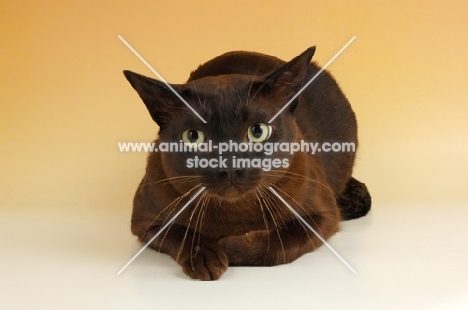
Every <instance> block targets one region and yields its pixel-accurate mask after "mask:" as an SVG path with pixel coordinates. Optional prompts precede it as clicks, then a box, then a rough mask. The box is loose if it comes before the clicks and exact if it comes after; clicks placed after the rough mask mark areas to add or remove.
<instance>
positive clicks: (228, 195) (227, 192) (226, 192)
mask: <svg viewBox="0 0 468 310" xmlns="http://www.w3.org/2000/svg"><path fill="white" fill-rule="evenodd" d="M254 189H255V187H250V186H249V187H247V186H242V187H239V186H236V185H233V184H230V185H227V186H223V187H221V188H219V187H212V188H210V187H208V188H207V193H208V194H209V195H211V196H214V197H217V198H221V199H225V200H230V201H233V200H238V199H240V198H242V197H244V196H245V195H247V194H248V193H250V192H252V191H253V190H254Z"/></svg>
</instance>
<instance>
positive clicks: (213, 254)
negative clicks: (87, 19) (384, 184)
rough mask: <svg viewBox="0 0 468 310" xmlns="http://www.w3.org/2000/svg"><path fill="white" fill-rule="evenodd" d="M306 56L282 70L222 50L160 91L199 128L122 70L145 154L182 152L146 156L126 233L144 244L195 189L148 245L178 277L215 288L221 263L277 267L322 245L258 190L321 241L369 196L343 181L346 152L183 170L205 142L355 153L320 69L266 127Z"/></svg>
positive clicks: (151, 83)
mask: <svg viewBox="0 0 468 310" xmlns="http://www.w3.org/2000/svg"><path fill="white" fill-rule="evenodd" d="M314 53H315V47H311V48H309V49H307V50H306V51H305V52H303V53H302V54H301V55H299V56H297V57H295V58H294V59H293V60H291V61H289V62H285V61H282V60H280V59H278V58H276V57H273V56H268V55H263V54H260V53H254V52H243V51H237V52H229V53H226V54H223V55H221V56H218V57H216V58H214V59H212V60H210V61H208V62H206V63H205V64H203V65H200V66H199V67H198V68H197V69H196V70H195V71H193V72H192V73H191V74H190V77H189V79H188V81H187V82H186V83H185V84H179V85H175V84H171V86H172V88H173V89H174V90H175V91H176V92H177V93H178V94H179V95H180V96H181V97H182V98H184V99H185V100H186V102H187V103H188V104H189V105H190V106H191V107H193V109H194V110H195V111H196V112H197V113H198V114H199V115H200V116H202V118H203V120H205V121H206V123H205V122H203V121H202V120H201V119H200V118H199V117H198V116H197V115H196V114H195V113H193V111H191V110H190V109H189V108H188V107H187V106H186V105H185V104H184V103H183V102H182V101H181V100H180V99H179V98H178V97H177V96H176V95H175V94H174V93H173V91H172V90H171V89H169V88H168V87H167V85H166V84H165V83H163V82H161V81H158V80H155V79H151V78H148V77H145V76H142V75H139V74H137V73H133V72H131V71H124V74H125V77H126V78H127V80H128V81H129V82H130V84H131V85H132V87H133V88H134V89H135V90H136V91H137V93H138V94H139V96H140V97H141V99H142V101H143V102H144V103H145V105H146V107H147V109H148V111H149V113H150V115H151V117H152V119H153V120H154V121H155V122H156V123H157V124H158V125H159V135H158V138H157V139H156V140H155V144H156V146H162V144H163V143H170V142H172V143H180V144H181V145H182V144H184V146H188V147H190V148H192V149H191V151H186V152H152V153H150V154H149V156H148V160H147V167H146V173H145V176H144V178H143V180H142V181H141V183H140V185H139V187H138V189H137V191H136V194H135V197H134V206H133V212H132V218H131V231H132V233H133V234H135V235H136V236H138V238H139V240H140V241H141V242H145V243H146V242H148V241H149V240H151V238H152V237H153V236H155V234H156V233H157V232H158V231H159V230H160V229H161V228H162V227H163V226H164V225H165V224H166V223H168V221H170V220H171V219H172V217H173V216H174V215H175V214H176V213H177V212H178V211H179V210H180V209H181V208H182V206H184V205H185V204H186V203H187V202H188V201H189V199H190V198H191V197H192V196H194V195H195V193H196V192H197V191H199V190H200V189H201V188H202V187H205V190H204V191H203V192H201V194H200V196H199V197H197V198H196V199H195V200H194V201H193V202H191V204H190V205H188V207H187V209H186V210H184V211H183V212H181V213H180V215H179V216H178V217H177V218H176V219H175V221H174V222H173V223H171V224H170V225H169V226H168V228H167V229H166V230H165V231H163V232H162V233H161V234H160V235H159V236H158V237H157V238H156V239H155V240H154V242H152V243H151V245H150V246H151V247H152V248H153V249H155V250H157V251H160V252H163V253H167V254H169V255H170V256H171V257H172V258H173V259H174V260H175V261H176V262H177V263H178V264H179V265H180V266H182V269H183V272H184V273H185V274H187V275H188V276H189V277H191V278H194V279H200V280H217V279H219V278H220V277H221V275H222V274H223V273H224V272H225V271H226V269H227V268H228V266H274V265H279V264H286V263H290V262H292V261H294V260H295V259H297V258H298V257H300V256H302V255H304V254H306V253H309V252H311V251H313V250H314V249H316V248H318V247H319V246H320V245H321V244H322V242H321V241H320V239H319V238H318V237H317V236H315V235H314V234H313V233H311V231H309V230H308V229H307V228H306V227H305V226H304V225H303V223H301V222H300V221H299V220H297V219H296V218H295V216H294V215H293V213H292V211H290V210H289V209H288V208H287V207H286V206H285V205H284V203H283V202H281V201H280V200H279V198H278V197H277V196H275V194H274V193H273V192H272V191H271V190H270V188H272V189H273V190H275V191H276V193H278V194H279V195H280V196H281V197H283V199H284V200H285V201H286V202H287V203H288V204H290V206H292V207H293V208H294V209H295V210H296V212H297V213H299V214H300V215H301V216H302V217H303V218H304V219H305V220H306V221H307V223H308V224H309V225H311V226H312V227H313V228H314V229H315V230H316V231H317V232H318V233H319V234H320V235H321V236H322V238H324V239H328V238H330V237H331V236H332V235H333V234H335V233H336V232H337V231H338V229H339V222H340V220H348V219H353V218H358V217H361V216H364V215H366V213H367V212H368V211H369V209H370V207H371V197H370V195H369V192H368V190H367V188H366V186H365V185H364V184H363V183H361V182H359V181H357V180H356V179H354V178H353V177H352V170H353V165H354V160H355V151H349V152H316V153H315V154H313V155H311V154H310V153H307V152H295V153H293V154H290V153H291V152H282V153H279V154H276V153H275V154H273V155H271V154H270V155H267V154H266V153H265V152H254V151H246V152H242V151H240V150H230V151H229V152H226V153H224V154H222V155H223V156H225V157H226V158H228V159H229V160H227V161H226V163H224V164H223V165H220V166H218V167H205V168H203V167H200V166H198V167H195V166H194V165H193V161H192V165H191V166H190V165H188V163H189V162H190V160H193V159H194V158H195V156H197V158H206V159H207V160H208V159H218V158H219V159H221V158H220V155H219V151H215V150H214V149H212V150H211V152H209V151H208V152H202V151H200V150H193V148H194V146H196V145H201V144H200V143H205V144H206V142H207V141H211V142H212V143H213V144H214V145H216V144H221V143H227V141H231V142H232V143H248V142H249V141H253V142H255V143H263V144H264V145H266V143H267V142H270V143H272V144H274V143H282V142H298V141H310V142H318V143H326V142H328V143H336V142H339V143H341V142H348V143H354V144H355V145H356V147H357V142H358V141H357V124H356V118H355V115H354V112H353V111H352V109H351V106H350V104H349V102H348V100H347V99H346V97H345V95H344V94H343V92H342V91H341V90H340V88H339V86H338V84H337V83H336V81H335V80H334V78H333V77H332V76H331V75H330V74H329V73H328V72H327V71H323V72H322V73H321V74H320V75H319V76H318V78H317V79H316V80H315V81H313V83H311V84H310V85H309V86H308V87H307V88H306V89H305V90H304V91H303V92H302V93H301V95H300V96H298V97H297V98H296V99H295V100H293V101H292V102H291V104H290V105H288V106H287V108H286V109H284V111H283V112H282V113H280V114H278V115H277V117H276V118H275V119H274V120H273V121H272V122H271V123H269V120H271V119H272V117H273V116H274V115H275V114H277V113H278V111H280V110H281V109H282V108H283V107H284V106H285V104H286V103H287V102H288V101H289V100H291V99H292V98H293V96H294V95H295V94H296V93H297V92H298V91H299V90H300V89H301V87H302V86H303V85H305V83H306V82H307V81H309V80H310V79H311V77H312V76H314V75H315V74H316V73H317V72H318V71H319V70H320V67H319V66H318V65H316V64H315V63H311V59H312V56H313V54H314ZM180 141H182V142H180ZM211 142H210V143H211ZM253 142H252V143H253ZM233 157H235V158H242V159H248V160H252V162H253V160H254V159H258V160H259V161H260V162H261V161H262V160H263V161H264V160H265V159H268V158H269V159H271V160H273V159H274V158H276V157H277V158H280V159H281V165H280V166H278V165H276V166H275V167H273V168H271V169H268V168H267V169H264V168H265V167H258V166H256V167H250V168H249V167H243V166H237V167H236V166H234V164H233V163H231V158H233Z"/></svg>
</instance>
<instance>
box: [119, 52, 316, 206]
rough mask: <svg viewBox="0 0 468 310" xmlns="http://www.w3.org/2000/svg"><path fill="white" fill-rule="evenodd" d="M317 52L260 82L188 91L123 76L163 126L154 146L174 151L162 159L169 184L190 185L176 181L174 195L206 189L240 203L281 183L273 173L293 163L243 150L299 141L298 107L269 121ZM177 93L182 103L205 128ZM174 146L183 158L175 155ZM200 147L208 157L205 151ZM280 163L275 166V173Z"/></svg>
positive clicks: (220, 80)
mask: <svg viewBox="0 0 468 310" xmlns="http://www.w3.org/2000/svg"><path fill="white" fill-rule="evenodd" d="M314 52H315V48H314V47H312V48H309V49H308V50H306V51H305V52H304V53H302V54H301V55H299V56H297V57H296V58H294V59H293V60H291V61H290V62H287V63H286V64H284V65H282V66H281V67H279V68H278V69H276V70H274V71H273V72H270V73H268V74H266V75H263V76H254V75H240V74H229V75H218V76H207V77H203V78H200V79H197V80H194V81H190V82H188V83H186V84H178V85H176V84H171V85H170V86H171V87H168V86H167V85H166V84H165V83H163V82H161V81H158V80H155V79H152V78H148V77H145V76H142V75H139V74H136V73H133V72H131V71H124V74H125V76H126V78H127V79H128V81H129V82H130V84H131V85H132V86H133V88H134V89H135V90H136V91H137V92H138V94H139V95H140V97H141V99H142V100H143V102H144V103H145V105H146V107H147V109H148V111H149V113H150V115H151V117H152V119H153V120H154V121H155V122H156V123H157V124H158V125H159V128H160V131H159V139H158V140H157V143H159V145H160V146H163V145H164V146H169V144H170V143H172V146H173V148H172V150H173V151H172V152H158V154H157V156H159V157H158V158H159V160H160V162H161V166H162V169H163V170H164V174H165V176H166V177H167V178H175V177H180V178H178V179H173V180H182V179H183V178H184V177H186V180H185V181H183V182H179V181H174V182H173V185H174V187H175V188H177V189H178V190H179V191H181V192H186V191H187V190H190V189H191V188H194V187H195V186H197V185H200V184H203V186H205V187H206V192H207V194H209V195H212V196H216V197H218V198H222V199H227V200H237V199H239V198H241V197H242V196H243V195H247V194H248V193H250V192H252V191H255V189H256V188H257V187H258V186H261V185H262V184H265V183H264V182H265V178H266V177H268V178H269V180H268V182H272V183H274V182H275V181H277V180H278V178H279V177H278V175H277V174H273V173H272V172H271V171H270V170H287V169H288V167H289V163H290V160H291V155H289V154H286V153H281V154H277V153H273V154H266V153H265V152H256V151H255V150H254V149H252V146H251V147H250V149H248V150H247V151H245V148H244V149H241V148H240V146H241V145H243V146H246V145H248V144H249V143H250V145H252V144H254V143H263V144H265V143H270V144H272V145H273V144H274V143H281V142H294V141H296V139H297V137H298V134H299V131H298V128H297V126H296V122H295V118H294V110H295V108H296V106H297V104H298V99H295V100H294V101H292V102H291V103H290V104H289V105H288V106H287V107H286V108H285V109H284V111H282V112H281V113H280V114H278V115H277V117H275V118H274V120H273V121H272V122H271V123H269V121H270V120H271V119H272V118H273V117H274V116H275V115H276V114H277V113H278V112H279V111H280V110H281V109H282V108H283V107H284V106H285V105H286V103H288V102H289V101H290V100H291V99H292V98H293V97H294V96H295V95H296V94H297V92H298V91H299V90H300V89H301V87H302V86H303V85H304V84H305V82H306V81H305V80H306V77H307V72H308V66H309V64H310V61H311V58H312V56H313V54H314ZM171 88H172V89H171ZM174 92H176V93H177V94H178V95H179V96H181V97H182V98H184V100H185V101H186V103H188V104H189V105H190V107H192V108H193V109H194V110H195V111H196V112H197V113H198V114H199V115H200V116H201V117H202V118H203V120H205V122H204V121H203V120H202V119H200V118H199V117H198V116H197V115H196V114H195V113H194V112H193V111H192V110H191V109H190V108H189V107H188V106H187V105H186V104H185V103H184V102H183V101H182V100H181V99H180V98H178V95H176V94H175V93H174ZM226 144H227V145H228V149H227V150H224V149H223V152H222V153H221V154H220V152H221V150H220V146H222V147H225V146H226ZM210 145H211V149H209V146H210ZM235 145H237V146H238V147H237V148H236V147H234V146H235ZM176 146H177V148H178V151H177V152H174V150H175V148H176ZM182 146H184V147H185V151H183V150H182ZM203 147H205V151H202V150H200V149H202V148H203ZM206 147H208V149H206ZM275 159H277V160H276V161H275V162H276V165H273V166H272V162H273V161H274V160H275ZM278 159H279V162H280V164H279V162H278ZM239 160H241V162H239ZM246 160H248V161H249V162H248V163H247V162H246ZM253 162H255V163H256V164H255V165H253V164H252V163H253ZM258 163H261V167H259V166H258ZM286 163H287V164H286ZM247 164H248V166H247ZM265 166H269V167H265ZM265 168H266V169H265Z"/></svg>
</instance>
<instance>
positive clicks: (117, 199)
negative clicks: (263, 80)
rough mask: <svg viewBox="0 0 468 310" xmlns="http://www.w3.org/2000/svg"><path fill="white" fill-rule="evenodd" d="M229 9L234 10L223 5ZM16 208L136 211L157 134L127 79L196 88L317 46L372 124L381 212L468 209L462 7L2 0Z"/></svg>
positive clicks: (370, 155) (4, 132)
mask: <svg viewBox="0 0 468 310" xmlns="http://www.w3.org/2000/svg"><path fill="white" fill-rule="evenodd" d="M221 3H222V4H221ZM2 7H3V8H2V18H1V38H2V39H1V42H2V43H1V45H2V47H1V49H0V59H1V67H0V70H1V75H0V79H1V80H0V85H1V92H0V104H1V114H0V126H1V131H0V150H1V162H0V167H1V174H0V175H1V176H0V178H1V179H0V186H1V188H2V190H1V192H2V194H1V196H0V205H1V206H2V207H44V206H61V207H84V206H87V207H96V208H101V207H107V206H109V207H112V208H116V207H119V208H130V204H131V198H132V197H131V196H132V194H133V191H134V189H135V187H136V184H137V182H138V180H139V178H140V177H141V176H142V173H143V167H144V164H145V162H144V161H145V156H146V155H145V154H121V153H119V152H118V149H117V142H119V141H150V140H151V139H153V138H154V137H155V135H156V132H157V127H156V126H155V125H154V124H153V123H152V121H151V119H150V117H149V115H148V114H147V112H146V110H145V108H144V105H143V104H142V103H141V102H140V101H139V98H138V97H137V95H136V93H134V91H133V89H131V87H130V86H129V85H128V83H127V82H126V80H125V79H124V77H123V75H122V73H121V71H122V70H123V69H131V70H134V71H137V72H140V73H143V74H146V75H149V76H152V73H151V72H150V71H149V70H148V69H147V68H146V67H145V66H144V65H143V64H142V63H141V62H140V60H138V59H137V58H136V57H135V56H134V55H133V54H132V53H131V52H130V51H129V50H128V49H127V47H126V46H124V45H123V44H122V43H121V42H120V40H118V38H117V35H119V34H120V35H122V36H123V37H124V38H125V39H126V40H127V41H128V42H129V43H130V44H132V45H133V46H134V48H135V49H137V50H138V51H139V52H140V54H141V55H143V57H145V58H146V59H147V61H148V62H149V63H150V64H151V65H152V66H153V67H154V68H155V69H156V70H157V71H158V72H159V73H160V74H161V75H162V76H163V77H165V79H166V80H168V81H169V82H173V83H182V82H184V81H185V79H186V78H187V77H188V74H189V72H190V71H191V70H193V69H194V68H196V66H197V65H199V64H200V63H203V62H204V61H206V60H209V59H210V58H212V57H214V56H217V55H219V54H221V53H224V52H226V51H231V50H252V51H258V52H263V53H267V54H271V55H275V56H278V57H280V58H283V59H286V60H288V59H290V58H292V57H293V56H295V55H297V54H299V53H300V52H302V51H303V50H304V49H306V48H307V47H309V46H311V45H316V46H317V53H316V56H314V59H315V60H316V61H318V62H319V63H320V64H322V65H324V64H325V63H326V62H327V61H328V60H329V59H330V58H331V57H332V56H333V55H334V54H335V53H336V52H337V51H338V50H339V49H340V48H341V47H342V46H343V45H344V44H345V43H346V42H347V41H348V40H349V39H350V38H351V37H352V36H354V35H356V36H357V38H356V40H355V41H354V42H353V43H352V44H351V45H350V46H349V48H348V49H347V50H346V51H345V52H344V53H343V54H342V55H341V56H340V57H339V58H337V59H336V61H335V62H334V63H332V64H331V65H330V67H329V70H330V71H331V72H332V73H333V74H334V75H335V77H336V78H337V80H338V81H339V83H340V85H341V86H342V88H343V89H344V91H345V93H346V94H347V96H348V98H349V100H350V101H351V103H352V105H353V107H354V110H355V112H356V114H357V116H358V121H359V126H360V140H361V148H360V150H359V158H358V160H357V163H356V173H355V174H356V176H357V177H358V178H360V179H361V180H362V181H363V182H365V183H366V184H367V185H368V186H369V188H370V190H371V191H372V194H373V196H374V200H375V202H376V204H375V207H376V208H378V207H379V202H394V201H417V202H423V203H424V202H429V201H439V202H442V201H447V200H450V201H453V200H455V201H460V200H461V201H466V199H467V197H468V191H466V190H465V187H466V186H465V182H464V181H465V176H466V174H467V173H468V165H467V163H466V158H467V155H468V143H467V142H468V141H467V139H468V138H467V132H468V131H467V129H468V125H467V123H466V120H467V116H468V104H467V103H466V100H467V97H468V95H467V87H466V80H467V72H468V60H467V56H466V55H468V43H467V42H468V41H467V40H466V29H467V27H468V13H467V12H468V10H467V9H466V5H465V3H464V2H463V1H458V2H457V1H445V2H440V1H417V2H416V1H415V2H411V3H409V2H407V1H391V2H388V1H381V2H378V1H342V2H339V3H338V2H333V3H323V1H315V2H314V1H292V2H288V4H286V2H285V1H281V2H280V1H250V0H249V1H229V2H219V1H178V2H174V3H173V2H170V1H164V2H162V1H161V2H155V1H139V2H138V1H137V2H134V1H123V2H121V1H119V2H114V1H99V2H97V1H76V2H68V1H48V2H47V4H45V3H40V2H28V1H9V2H5V3H3V4H2Z"/></svg>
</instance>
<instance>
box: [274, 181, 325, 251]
mask: <svg viewBox="0 0 468 310" xmlns="http://www.w3.org/2000/svg"><path fill="white" fill-rule="evenodd" d="M265 183H266V184H268V185H269V186H271V187H273V188H274V189H276V190H277V191H278V192H281V194H282V195H285V196H287V197H288V198H289V199H291V200H292V201H293V202H294V203H295V204H296V205H297V206H299V207H300V208H301V209H302V210H303V211H304V212H305V214H306V216H307V218H308V219H309V220H310V221H311V222H312V223H313V224H314V225H315V227H316V230H318V232H319V234H321V232H320V227H319V225H317V223H316V222H315V220H314V219H313V217H312V216H311V215H310V214H309V212H308V211H307V210H306V209H305V208H304V207H303V206H302V205H301V204H300V203H299V202H297V201H296V200H295V199H294V198H293V197H291V195H289V194H287V193H286V192H285V191H283V190H281V189H280V188H279V187H278V186H275V185H274V184H271V183H268V182H265ZM267 193H268V194H269V195H270V192H269V191H268V192H267ZM282 209H284V208H282ZM288 210H289V209H288ZM291 214H292V215H293V220H296V217H295V216H294V214H293V213H292V212H291ZM298 222H299V224H300V225H301V226H302V228H303V229H304V231H305V233H306V235H307V238H308V239H309V241H310V242H313V241H312V239H311V237H310V234H309V230H307V228H306V227H305V226H304V224H303V223H302V221H298Z"/></svg>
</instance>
